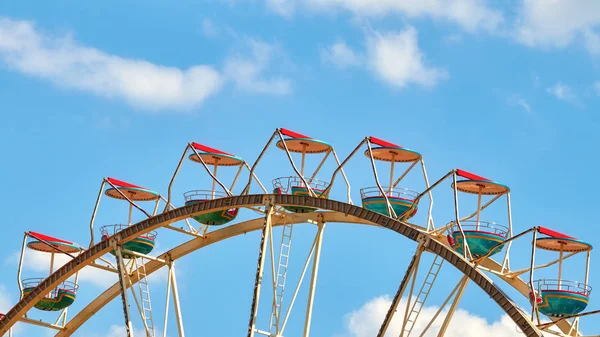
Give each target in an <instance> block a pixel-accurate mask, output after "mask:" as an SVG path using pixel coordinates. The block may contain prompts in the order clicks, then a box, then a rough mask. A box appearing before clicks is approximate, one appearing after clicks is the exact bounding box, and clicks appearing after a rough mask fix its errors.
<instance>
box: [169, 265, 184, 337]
mask: <svg viewBox="0 0 600 337" xmlns="http://www.w3.org/2000/svg"><path fill="white" fill-rule="evenodd" d="M171 283H172V287H173V303H174V304H175V318H176V319H177V329H178V330H179V337H185V332H184V330H183V317H181V306H180V304H179V290H178V288H177V277H176V276H175V262H173V261H171Z"/></svg>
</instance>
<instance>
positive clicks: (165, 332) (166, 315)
mask: <svg viewBox="0 0 600 337" xmlns="http://www.w3.org/2000/svg"><path fill="white" fill-rule="evenodd" d="M172 270H173V263H172V262H171V261H169V270H168V272H167V299H166V300H165V319H164V322H163V337H167V325H168V324H167V323H168V321H169V297H170V296H171V281H172V278H171V274H172Z"/></svg>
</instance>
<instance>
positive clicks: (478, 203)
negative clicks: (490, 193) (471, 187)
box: [476, 186, 483, 230]
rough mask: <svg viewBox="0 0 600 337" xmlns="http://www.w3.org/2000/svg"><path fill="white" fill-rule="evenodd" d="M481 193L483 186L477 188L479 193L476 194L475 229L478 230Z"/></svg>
mask: <svg viewBox="0 0 600 337" xmlns="http://www.w3.org/2000/svg"><path fill="white" fill-rule="evenodd" d="M482 193H483V186H479V191H478V192H477V222H476V224H477V225H476V229H477V230H479V220H480V218H481V194H482Z"/></svg>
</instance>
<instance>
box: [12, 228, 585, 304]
mask: <svg viewBox="0 0 600 337" xmlns="http://www.w3.org/2000/svg"><path fill="white" fill-rule="evenodd" d="M26 247H27V232H25V234H23V246H21V257H20V258H19V269H18V270H17V282H18V284H19V299H23V282H22V281H21V273H22V272H23V260H24V259H25V249H26ZM588 254H589V252H588Z"/></svg>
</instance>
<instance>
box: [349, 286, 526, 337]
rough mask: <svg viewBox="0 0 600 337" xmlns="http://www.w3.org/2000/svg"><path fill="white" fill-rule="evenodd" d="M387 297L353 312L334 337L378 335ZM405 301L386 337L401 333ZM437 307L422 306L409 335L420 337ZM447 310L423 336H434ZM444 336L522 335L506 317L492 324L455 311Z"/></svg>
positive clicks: (477, 317) (368, 336)
mask: <svg viewBox="0 0 600 337" xmlns="http://www.w3.org/2000/svg"><path fill="white" fill-rule="evenodd" d="M390 304H391V299H390V298H389V297H385V296H384V297H377V298H374V299H372V300H370V301H369V302H367V303H365V304H364V305H363V306H362V307H361V308H359V309H358V310H355V311H352V312H350V313H349V314H347V316H346V326H345V331H344V332H343V333H342V334H340V335H338V336H337V337H372V336H375V335H377V332H378V331H379V327H380V326H381V322H383V319H384V317H385V315H386V313H387V311H388V309H389V307H390ZM405 307H406V301H405V300H404V299H403V300H402V301H401V302H400V305H399V306H398V311H397V312H396V314H395V315H394V318H393V319H392V322H391V324H390V327H389V328H388V330H387V332H386V336H399V335H400V331H401V330H402V318H403V317H404V310H405ZM438 309H439V307H436V306H425V307H423V309H422V311H421V314H420V315H419V319H418V320H417V322H416V323H415V326H414V328H413V330H412V333H411V335H412V336H419V335H420V334H421V333H422V332H423V330H424V328H425V327H426V325H427V323H428V322H429V321H430V320H431V319H432V318H433V317H434V315H435V313H436V312H437V311H438ZM445 314H446V311H443V312H442V314H441V315H440V316H439V317H438V319H436V321H435V322H434V323H433V325H432V326H431V328H429V329H428V330H427V332H426V333H425V335H424V337H435V336H437V334H438V332H439V330H440V327H441V325H442V323H443V321H444V317H445ZM444 336H446V337H481V336H486V337H518V336H522V334H521V333H519V332H518V331H517V329H516V326H515V324H514V322H513V321H512V320H511V319H510V318H509V317H508V316H506V315H503V316H502V318H501V319H500V320H498V321H495V322H491V323H490V322H488V321H486V320H485V319H484V318H482V317H479V316H477V315H475V314H472V313H469V312H467V311H464V310H460V309H459V310H457V311H456V312H455V313H454V316H453V319H452V321H451V323H450V325H449V327H448V330H447V331H446V334H445V335H444Z"/></svg>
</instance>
